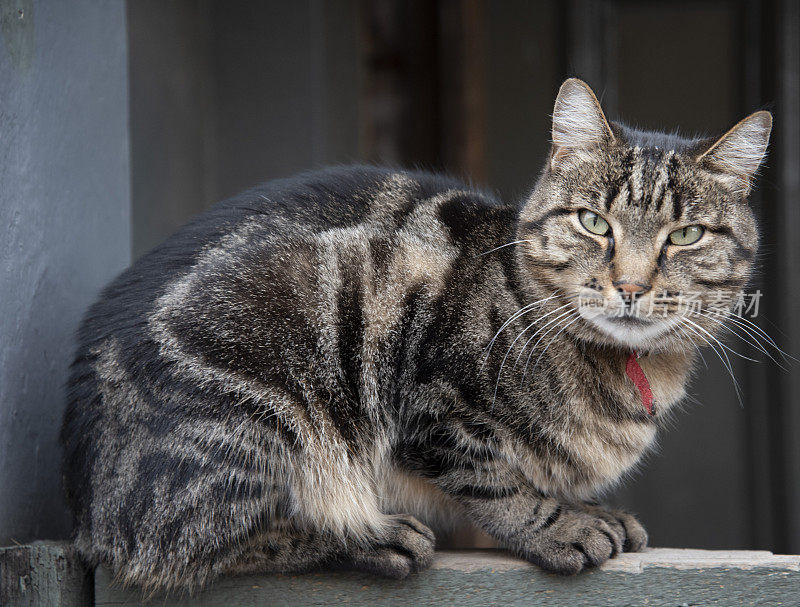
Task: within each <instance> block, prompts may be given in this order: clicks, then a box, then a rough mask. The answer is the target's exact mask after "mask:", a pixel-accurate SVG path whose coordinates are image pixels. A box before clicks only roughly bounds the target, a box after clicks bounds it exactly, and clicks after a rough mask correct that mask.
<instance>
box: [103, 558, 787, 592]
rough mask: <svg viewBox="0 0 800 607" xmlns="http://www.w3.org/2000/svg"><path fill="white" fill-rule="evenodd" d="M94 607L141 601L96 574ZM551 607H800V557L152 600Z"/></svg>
mask: <svg viewBox="0 0 800 607" xmlns="http://www.w3.org/2000/svg"><path fill="white" fill-rule="evenodd" d="M95 579H96V588H95V593H96V605H115V606H121V605H138V604H139V602H140V599H141V594H140V593H138V592H137V591H135V590H126V589H123V588H120V587H118V586H115V585H113V584H112V583H111V579H110V576H109V574H108V572H107V571H104V570H98V571H97V573H96V576H95ZM343 603H347V604H348V605H369V606H370V607H374V606H375V605H393V606H404V605H408V606H413V607H419V606H421V605H506V606H515V605H526V606H528V605H547V606H548V607H588V606H591V607H601V606H605V605H608V606H612V605H613V606H614V607H626V606H630V607H634V606H635V607H640V606H642V605H648V606H661V605H663V606H669V607H680V606H682V605H703V606H704V607H707V606H725V607H728V606H730V607H734V606H735V607H746V606H756V605H764V606H766V605H770V606H774V605H797V604H800V556H780V555H773V554H772V553H771V552H762V551H758V552H750V551H747V552H745V551H707V550H672V549H663V548H662V549H651V550H648V551H646V552H643V553H640V554H623V555H621V556H619V557H618V558H616V559H613V560H611V561H609V562H608V563H607V564H605V565H604V566H602V567H601V568H599V569H596V570H593V571H589V572H587V573H584V574H582V575H579V576H576V577H560V576H555V575H551V574H547V573H544V572H543V571H541V570H539V569H537V568H536V567H534V566H532V565H530V564H528V563H526V562H524V561H521V560H519V559H515V558H513V557H511V556H509V555H508V554H506V553H503V552H499V551H469V552H466V551H465V552H458V551H454V552H440V553H439V554H438V555H437V558H436V561H435V562H434V564H433V567H431V568H430V569H429V570H428V571H425V572H423V573H420V574H418V575H415V576H413V577H411V578H410V579H407V580H404V581H389V580H380V579H376V578H374V577H370V576H366V575H360V574H355V573H311V574H306V575H287V576H282V575H274V576H253V577H240V578H228V579H224V580H221V581H219V582H218V583H217V584H215V585H214V586H213V587H212V588H210V589H208V590H206V591H205V592H204V593H202V594H200V595H198V596H194V597H184V598H180V597H163V596H162V597H153V598H152V604H154V605H159V607H167V606H170V607H178V606H187V607H188V606H189V605H191V606H212V605H244V606H247V605H269V606H270V607H280V606H283V605H286V606H290V605H291V606H293V607H297V606H304V605H309V606H310V605H317V606H318V605H338V604H343Z"/></svg>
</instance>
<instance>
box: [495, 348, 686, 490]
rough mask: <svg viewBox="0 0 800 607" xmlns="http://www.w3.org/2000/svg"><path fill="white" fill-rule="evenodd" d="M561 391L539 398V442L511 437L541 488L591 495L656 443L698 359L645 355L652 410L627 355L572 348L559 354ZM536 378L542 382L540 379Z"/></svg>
mask: <svg viewBox="0 0 800 607" xmlns="http://www.w3.org/2000/svg"><path fill="white" fill-rule="evenodd" d="M552 364H553V366H554V367H555V369H556V372H557V374H558V376H559V379H560V383H559V386H560V391H559V392H558V393H554V394H553V395H552V396H553V399H552V401H551V402H544V403H543V402H539V403H537V405H536V407H537V409H536V412H535V413H532V414H531V417H532V419H534V420H535V422H536V427H537V433H536V436H535V438H534V439H533V440H531V441H524V440H509V441H508V442H507V444H506V445H505V448H506V449H508V451H509V457H510V458H515V459H517V461H519V462H520V469H521V471H522V473H523V474H524V475H525V476H526V477H527V478H529V479H530V480H531V481H532V483H533V484H534V485H535V486H536V487H537V488H538V489H540V490H541V491H543V492H545V493H548V494H551V495H558V496H562V497H566V498H578V499H582V498H586V497H589V496H591V495H592V494H595V493H596V492H597V491H598V490H602V489H603V488H605V487H608V486H610V485H613V484H614V483H615V482H617V481H618V480H619V479H620V478H621V477H623V476H624V475H625V474H626V473H627V472H629V471H630V470H631V469H632V468H633V467H635V465H636V464H637V463H638V462H639V460H640V459H641V457H642V455H643V454H644V453H645V452H646V451H647V450H648V449H649V448H651V447H652V445H653V443H654V441H655V437H656V431H657V428H658V422H659V420H660V419H662V416H663V415H664V414H665V413H666V412H667V411H668V410H669V409H670V407H672V406H673V405H674V404H675V403H677V402H678V401H680V400H681V398H683V396H684V395H685V390H684V388H685V383H686V380H687V376H688V372H689V367H690V359H689V358H687V357H686V356H683V355H679V354H654V355H649V356H648V355H646V356H643V357H641V358H640V359H639V364H640V366H641V368H642V371H643V372H644V374H645V376H646V378H647V382H648V384H649V387H650V389H651V391H652V394H653V399H654V403H655V405H654V409H653V413H652V414H651V413H649V412H648V411H647V409H646V407H645V405H644V403H643V400H642V396H641V393H640V391H639V389H638V388H637V387H636V385H635V384H634V382H633V381H632V379H631V378H630V377H629V376H628V374H627V373H626V371H625V367H626V356H625V354H624V353H619V352H615V353H610V354H609V353H598V354H597V357H596V358H595V359H594V360H591V361H589V360H587V359H586V358H583V359H582V358H581V357H579V356H577V355H576V353H575V352H574V351H573V350H572V349H571V348H569V347H568V346H566V347H565V349H564V351H563V353H562V354H561V355H558V354H556V355H554V357H553V361H552ZM533 381H536V379H535V378H534V380H533Z"/></svg>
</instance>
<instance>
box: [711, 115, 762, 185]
mask: <svg viewBox="0 0 800 607" xmlns="http://www.w3.org/2000/svg"><path fill="white" fill-rule="evenodd" d="M771 130H772V114H770V113H769V112H765V111H760V112H756V113H755V114H751V115H750V116H748V117H747V118H745V119H744V120H742V121H741V122H739V123H738V124H737V125H736V126H734V127H733V128H732V129H731V130H729V131H728V132H727V133H725V134H724V135H723V136H722V137H720V138H719V139H718V140H717V141H716V142H715V143H714V144H713V145H712V146H711V147H709V148H708V149H707V150H706V151H705V152H703V153H702V154H700V156H698V157H697V161H698V162H700V163H703V164H707V165H709V166H710V167H711V168H712V169H713V170H714V171H716V172H718V173H719V174H721V175H723V176H726V177H727V178H728V181H729V182H730V184H731V186H732V187H733V188H734V189H736V190H738V191H740V192H741V193H742V194H745V195H746V194H747V193H748V192H749V191H750V188H751V186H752V184H753V177H754V176H755V174H756V171H757V170H758V167H759V166H760V165H761V162H762V161H763V160H764V156H765V155H766V153H767V145H768V144H769V134H770V131H771Z"/></svg>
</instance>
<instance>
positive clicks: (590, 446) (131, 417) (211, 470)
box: [62, 81, 757, 591]
mask: <svg viewBox="0 0 800 607" xmlns="http://www.w3.org/2000/svg"><path fill="white" fill-rule="evenodd" d="M582 91H583V92H582ZM567 94H569V95H575V94H577V95H581V94H588V95H590V96H591V99H588V98H587V99H581V100H577V101H576V100H574V99H573V100H572V103H571V104H570V103H562V107H565V108H569V107H577V108H583V110H585V109H586V107H587V106H586V103H589V102H591V103H592V104H596V100H595V99H594V96H593V95H591V91H589V90H588V88H586V87H585V85H583V84H582V83H579V82H575V81H571V83H570V84H569V86H568V87H567V88H566V89H565V90H563V91H562V97H563V95H567ZM560 101H561V102H563V101H564V99H560ZM557 107H558V105H557ZM591 107H595V108H596V112H595V113H594V118H592V112H589V115H588V117H587V116H586V115H582V116H579V117H578V119H580V120H593V119H594V120H602V121H603V123H604V124H606V126H605V127H603V129H605V130H602V129H601V130H598V128H595V127H596V126H597V125H595V126H592V125H589V127H588V128H587V129H584V132H588V133H595V134H596V133H598V132H599V133H601V135H602V136H600V137H599V138H597V139H596V140H594V141H591V142H586V145H583V144H582V145H580V146H577V147H574V146H573V147H569V146H567V147H564V149H563V150H562V151H560V152H559V151H558V150H557V149H555V148H554V158H555V156H556V155H557V156H558V157H557V159H556V160H555V161H551V162H550V163H548V167H547V169H546V170H545V171H544V172H543V174H542V176H541V178H540V179H539V181H538V183H537V185H536V187H535V188H534V190H533V192H532V194H531V195H530V197H529V198H528V199H527V200H525V201H523V203H522V204H521V205H519V207H517V206H511V205H507V204H504V203H502V202H501V201H499V200H497V199H496V198H495V197H493V196H491V195H489V194H487V193H484V192H481V191H478V190H475V189H474V188H470V187H468V186H466V185H464V184H462V183H460V182H457V181H455V180H452V179H448V178H445V177H442V176H437V175H433V174H429V173H422V172H405V171H394V170H389V169H381V168H373V167H350V168H336V169H329V170H326V171H322V172H318V173H309V174H305V175H301V176H299V177H296V178H293V179H288V180H282V181H275V182H271V183H268V184H265V185H263V186H260V187H257V188H255V189H253V190H250V191H248V192H245V193H243V194H241V195H239V196H237V197H235V198H232V199H230V200H228V201H225V202H223V203H220V204H219V205H217V206H216V207H214V208H213V209H212V210H210V211H209V212H207V213H205V214H203V215H201V216H200V217H198V218H197V219H195V220H194V221H193V222H191V223H190V224H188V225H187V226H186V227H184V228H183V229H182V230H181V231H179V232H178V233H177V234H175V235H174V236H172V237H171V238H170V239H169V240H167V241H166V242H165V243H164V244H162V245H161V246H160V247H158V248H156V249H155V250H154V251H152V252H151V253H149V254H148V255H146V256H145V257H143V258H142V259H140V260H139V261H137V262H136V263H135V264H134V265H133V266H132V267H131V268H130V269H128V270H127V271H126V272H124V273H123V274H122V275H121V276H120V277H119V278H118V279H116V280H115V281H114V282H113V283H112V284H111V285H110V286H109V287H108V288H107V289H106V290H105V292H104V293H103V295H102V297H101V298H100V300H99V301H98V302H97V303H96V304H95V305H94V306H93V307H92V308H91V309H90V310H89V312H88V314H87V316H86V319H85V321H84V323H83V325H82V327H81V330H80V333H79V336H78V342H79V345H78V352H77V356H76V358H75V362H74V364H73V366H72V375H71V378H70V381H69V402H68V407H67V413H66V417H65V420H64V426H63V431H62V440H63V443H64V446H65V468H64V476H65V486H66V491H67V495H68V498H69V501H70V504H71V506H72V508H73V511H74V513H75V519H76V545H77V547H78V548H79V550H80V551H81V553H82V554H83V555H84V556H85V557H86V558H87V559H88V560H89V561H90V562H92V563H95V564H97V563H103V564H105V565H107V566H108V567H110V568H111V570H112V571H113V572H114V574H115V575H116V576H117V578H118V579H119V580H120V581H121V582H123V583H126V584H136V585H139V586H141V587H142V588H143V589H145V590H160V589H182V590H184V591H193V590H196V589H197V588H200V587H202V586H203V585H204V584H206V583H207V582H209V581H210V580H212V579H213V578H215V577H216V576H218V575H220V574H224V573H248V572H266V571H280V572H291V571H302V570H307V569H310V568H315V567H321V566H343V567H354V568H356V569H360V570H364V571H370V572H373V573H377V574H381V575H387V576H391V577H404V576H406V575H408V574H409V573H411V572H413V571H417V570H419V569H421V568H424V567H425V566H427V564H429V562H430V560H431V557H432V551H433V546H434V536H433V534H432V532H431V531H430V529H429V526H433V527H440V526H443V525H446V524H447V523H448V521H449V520H450V519H452V518H453V517H466V518H467V519H469V520H471V521H472V522H473V523H475V524H476V525H478V526H480V527H481V528H483V529H484V530H486V531H487V532H488V533H490V534H492V535H493V536H494V537H496V538H497V539H498V540H499V541H500V542H501V543H502V544H503V545H505V546H507V547H508V548H509V549H511V550H514V551H515V552H517V553H518V554H520V555H522V556H524V557H525V558H527V559H529V560H530V561H531V562H534V563H536V564H538V565H540V566H542V567H544V568H546V569H548V570H552V571H557V572H561V573H575V572H578V571H581V570H582V569H584V568H586V567H590V566H594V565H597V564H599V563H601V562H603V561H604V560H605V559H607V558H609V557H611V556H613V555H614V554H616V553H618V552H620V551H622V550H639V549H641V548H642V547H643V546H644V545H645V544H646V541H647V536H646V533H645V532H644V530H643V529H642V527H641V526H640V525H639V523H638V522H636V520H635V519H634V518H633V517H632V516H631V515H629V514H626V513H624V512H617V511H610V510H606V509H603V508H602V507H600V506H598V505H596V504H595V503H594V502H593V501H592V500H593V498H594V497H595V496H597V495H598V494H599V493H600V492H602V491H603V489H605V488H607V487H609V486H611V485H613V484H614V483H616V482H618V480H619V479H620V478H621V477H623V476H624V475H625V474H626V473H627V472H628V471H630V470H631V469H632V468H633V467H634V466H635V465H636V463H637V461H638V460H639V459H640V458H641V456H642V454H643V453H644V452H646V451H647V450H648V448H650V447H651V446H652V444H653V441H654V440H655V435H656V430H657V427H658V425H659V423H660V422H661V420H663V419H664V417H665V415H667V413H668V411H669V409H670V407H672V406H673V405H674V404H675V403H676V402H678V401H679V400H680V399H681V397H682V396H683V394H684V384H685V382H686V379H687V376H688V374H689V372H690V369H691V365H692V358H693V352H694V349H693V347H691V345H692V343H702V341H701V339H700V338H701V337H702V336H703V335H702V333H700V329H692V330H691V331H690V330H688V329H686V328H683V327H681V326H680V324H679V321H676V320H675V318H674V317H669V316H668V317H667V318H665V319H661V320H659V321H658V322H657V323H655V324H652V325H651V324H647V323H646V322H645V321H644V320H635V319H634V320H635V322H632V324H630V325H627V324H624V323H616V321H614V320H613V319H602V318H599V317H585V316H583V315H581V312H580V311H579V310H578V308H577V307H576V304H575V301H576V297H577V296H578V295H581V294H583V295H585V294H587V293H588V294H590V295H591V296H592V297H595V298H605V299H606V300H607V302H609V303H610V304H611V305H612V307H613V306H623V305H625V302H624V301H621V300H620V297H619V293H618V292H617V290H616V289H615V288H614V286H613V283H614V282H615V281H617V280H619V279H620V277H624V278H625V279H627V280H633V279H637V280H647V281H649V282H651V283H652V285H653V288H652V290H651V291H650V292H649V294H646V295H645V298H646V297H651V296H654V295H653V294H655V293H656V292H660V291H670V292H677V291H680V290H682V289H683V290H687V289H688V288H689V287H692V288H694V289H700V290H701V291H703V293H707V294H708V293H710V292H711V291H712V290H713V289H714V288H717V287H718V286H719V285H726V287H727V286H729V285H730V286H731V287H737V286H741V285H743V284H744V283H745V281H746V280H747V277H748V275H749V272H750V267H751V265H752V260H753V255H754V252H755V247H756V241H757V238H756V232H755V224H754V222H753V218H752V214H751V212H750V210H749V208H748V207H747V205H746V202H745V200H744V199H743V191H742V190H741V189H739V188H737V187H735V186H734V185H732V182H731V183H729V182H726V181H725V179H721V178H720V174H719V171H720V168H719V167H720V166H723V164H721V163H720V162H719V159H718V158H717V159H716V160H714V162H715V163H716V164H712V161H711V160H710V159H709V158H707V157H701V156H700V154H702V153H703V151H704V150H707V149H708V148H709V146H710V145H711V142H698V141H688V140H683V139H678V138H675V137H668V136H662V135H659V134H653V133H641V132H638V131H634V130H631V129H628V128H626V127H624V126H622V125H617V124H612V125H611V126H610V127H609V126H608V125H607V123H605V118H604V117H603V115H602V111H601V110H600V109H599V106H596V105H593V106H591ZM584 114H585V112H584ZM559 116H560V118H561V119H563V118H564V116H565V114H564V113H563V112H562V113H561V114H559V115H557V117H556V121H557V122H558V121H559V119H560V118H559ZM570 120H572V122H573V123H574V121H575V120H576V118H575V117H574V116H573V117H572V118H570ZM601 126H602V125H601ZM556 127H558V128H560V129H561V134H560V136H561V137H562V141H566V140H567V139H569V133H568V132H567V130H566V129H569V128H570V127H569V121H567V122H563V123H561V124H556ZM556 127H554V129H555V128H556ZM572 141H575V139H574V138H573V139H572ZM723 147H724V146H717V148H716V149H717V150H718V151H719V150H721V149H722V148H723ZM753 170H754V169H753ZM580 208H589V209H594V210H596V211H597V212H598V213H600V214H601V215H603V216H604V217H606V218H607V219H608V221H609V222H610V223H611V224H612V227H613V229H614V234H615V238H613V239H604V238H601V237H595V236H594V235H592V234H590V233H588V232H587V231H586V230H585V229H583V228H582V226H581V225H580V223H579V222H578V219H577V216H576V210H577V209H580ZM685 222H692V223H703V224H704V225H707V226H708V232H709V233H708V235H707V236H706V237H704V239H703V240H702V241H701V242H700V243H698V244H697V245H692V246H689V247H683V249H682V250H673V249H672V248H670V247H665V246H664V244H663V243H664V242H665V239H666V235H667V234H668V233H669V231H670V230H671V229H674V227H673V226H680V225H681V224H683V223H685ZM510 243H515V244H510ZM535 302H538V303H535ZM525 306H527V307H525ZM517 312H519V314H517ZM673 316H674V314H673ZM603 323H606V324H603ZM670 323H672V324H670ZM700 326H701V327H702V329H703V330H707V331H708V332H709V333H716V332H717V329H718V327H715V326H713V325H711V323H709V322H706V323H704V324H701V325H700ZM632 348H637V349H640V350H643V351H644V356H643V357H642V358H641V366H642V367H643V369H644V371H645V373H646V374H647V375H648V377H649V378H650V382H651V385H652V389H653V392H654V395H655V400H656V403H657V407H656V415H655V416H650V415H648V414H647V412H646V411H645V409H644V408H643V406H642V404H641V402H640V400H639V396H638V392H637V391H636V388H635V387H634V386H633V384H632V383H631V381H630V380H629V379H628V378H627V377H626V375H625V373H624V366H625V360H626V358H627V356H628V355H629V353H630V351H631V349H632Z"/></svg>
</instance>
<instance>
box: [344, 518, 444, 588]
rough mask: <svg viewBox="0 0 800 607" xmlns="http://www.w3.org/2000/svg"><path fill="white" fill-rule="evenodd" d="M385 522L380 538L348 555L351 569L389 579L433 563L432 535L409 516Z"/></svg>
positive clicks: (403, 576)
mask: <svg viewBox="0 0 800 607" xmlns="http://www.w3.org/2000/svg"><path fill="white" fill-rule="evenodd" d="M387 518H388V520H387V525H386V527H385V531H384V533H383V534H382V536H381V538H380V539H377V540H375V541H373V542H371V543H370V544H369V545H366V546H362V547H359V548H357V549H355V550H354V552H353V554H351V558H352V562H353V566H354V567H355V569H358V570H359V571H366V572H368V573H372V574H375V575H380V576H383V577H388V578H393V579H403V578H405V577H408V575H409V574H411V573H416V572H417V571H421V570H423V569H426V568H427V567H428V566H429V565H430V564H431V562H432V561H433V551H434V546H435V543H436V538H435V537H434V535H433V531H431V530H430V529H428V527H426V526H425V525H423V524H422V523H420V522H419V521H418V520H417V519H415V518H414V517H413V516H410V515H405V514H398V515H394V516H390V517H387Z"/></svg>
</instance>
